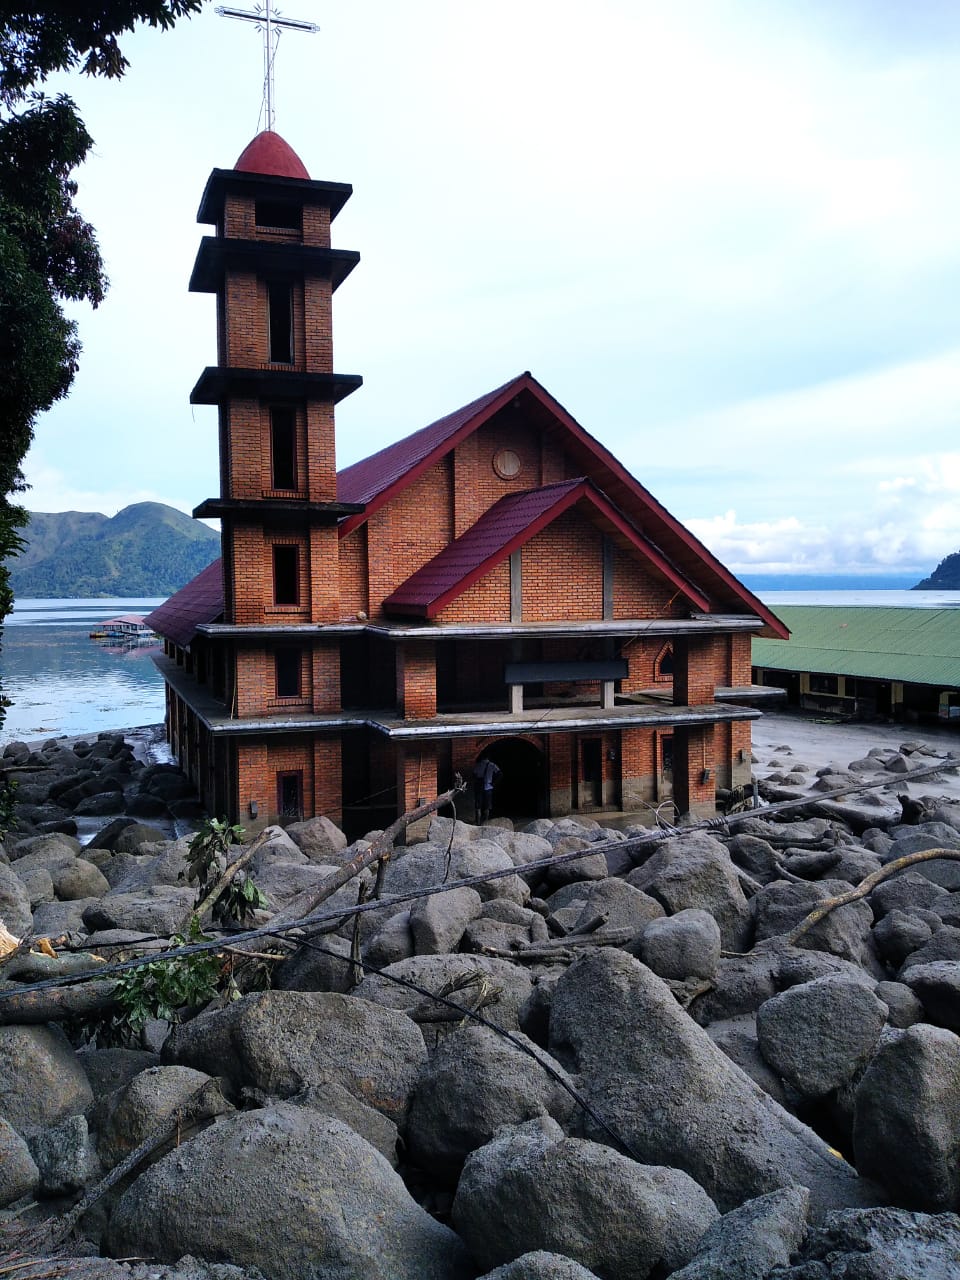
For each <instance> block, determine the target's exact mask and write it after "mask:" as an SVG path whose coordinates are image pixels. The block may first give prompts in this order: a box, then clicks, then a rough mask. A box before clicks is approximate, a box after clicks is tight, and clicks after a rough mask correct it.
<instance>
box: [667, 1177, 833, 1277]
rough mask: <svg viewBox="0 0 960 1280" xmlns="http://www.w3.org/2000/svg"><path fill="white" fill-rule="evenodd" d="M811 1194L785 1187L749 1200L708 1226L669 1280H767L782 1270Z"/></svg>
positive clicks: (797, 1237) (800, 1233)
mask: <svg viewBox="0 0 960 1280" xmlns="http://www.w3.org/2000/svg"><path fill="white" fill-rule="evenodd" d="M809 1205H810V1193H809V1191H808V1190H807V1189H806V1187H784V1189H783V1190H782V1191H771V1192H769V1194H767V1195H765V1196H758V1197H757V1199H756V1200H748V1201H747V1202H746V1204H742V1205H741V1206H740V1208H739V1209H732V1210H731V1211H730V1212H729V1213H725V1214H724V1215H723V1217H722V1218H720V1219H718V1221H716V1222H714V1223H713V1224H712V1225H711V1226H709V1227H708V1228H707V1230H706V1232H705V1234H704V1236H703V1238H702V1240H701V1241H700V1244H699V1246H698V1247H697V1254H696V1257H695V1258H694V1259H693V1261H692V1262H690V1263H688V1264H687V1266H685V1267H684V1268H683V1269H682V1270H680V1271H675V1272H674V1273H673V1278H672V1280H733V1277H736V1280H766V1277H767V1275H768V1274H769V1272H770V1270H771V1268H773V1267H780V1266H786V1265H787V1264H788V1263H789V1261H790V1257H791V1255H792V1254H793V1253H794V1251H795V1250H796V1248H797V1246H798V1245H799V1244H800V1242H801V1241H802V1240H803V1238H804V1236H805V1234H806V1230H807V1210H808V1208H809Z"/></svg>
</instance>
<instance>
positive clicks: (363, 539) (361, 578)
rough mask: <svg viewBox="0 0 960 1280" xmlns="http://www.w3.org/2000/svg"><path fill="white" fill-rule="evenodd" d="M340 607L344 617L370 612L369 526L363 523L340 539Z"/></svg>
mask: <svg viewBox="0 0 960 1280" xmlns="http://www.w3.org/2000/svg"><path fill="white" fill-rule="evenodd" d="M339 573H340V609H341V612H342V615H343V617H345V618H353V617H356V615H357V614H358V613H366V614H368V615H369V613H370V593H369V587H368V583H367V526H366V525H365V524H362V525H361V526H360V527H359V529H354V531H353V532H352V533H350V534H347V536H346V537H345V538H341V539H340V551H339Z"/></svg>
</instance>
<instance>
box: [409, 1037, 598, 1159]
mask: <svg viewBox="0 0 960 1280" xmlns="http://www.w3.org/2000/svg"><path fill="white" fill-rule="evenodd" d="M515 1034H516V1039H517V1040H519V1041H520V1043H521V1044H523V1045H525V1046H526V1048H527V1049H528V1050H529V1054H530V1055H531V1056H528V1054H526V1053H524V1052H522V1051H521V1050H520V1049H518V1048H516V1046H515V1045H513V1044H511V1043H510V1042H509V1041H507V1040H505V1039H504V1038H503V1037H502V1036H499V1035H498V1034H497V1033H496V1032H495V1031H491V1030H490V1029H489V1028H488V1027H483V1026H477V1025H476V1024H473V1025H470V1024H468V1025H467V1026H464V1027H460V1028H459V1029H458V1030H456V1031H455V1032H453V1033H452V1034H451V1035H449V1036H447V1037H446V1038H445V1039H444V1040H443V1041H441V1043H440V1044H439V1045H438V1047H437V1050H436V1052H435V1053H434V1054H433V1056H432V1058H431V1059H430V1061H429V1062H428V1063H427V1065H426V1066H425V1067H424V1069H423V1072H422V1073H421V1075H420V1079H419V1081H418V1083H417V1088H416V1091H415V1092H414V1095H413V1102H412V1104H411V1107H410V1118H409V1121H408V1124H407V1143H408V1145H409V1147H410V1153H411V1156H412V1158H413V1160H414V1162H415V1163H417V1164H419V1165H420V1166H421V1167H422V1168H424V1169H429V1170H430V1171H431V1173H432V1174H434V1175H437V1176H440V1177H448V1178H451V1179H452V1180H455V1179H456V1177H457V1175H458V1174H459V1173H460V1170H461V1168H462V1167H463V1162H464V1160H465V1159H466V1157H467V1156H468V1155H469V1154H470V1152H471V1151H474V1150H476V1148H477V1147H482V1146H483V1145H484V1144H485V1143H487V1142H489V1141H490V1139H491V1138H492V1137H493V1135H494V1134H495V1133H496V1131H497V1130H498V1129H499V1128H500V1127H501V1126H502V1125H506V1124H520V1123H522V1122H523V1121H525V1120H533V1119H536V1118H537V1117H538V1116H552V1117H553V1118H554V1119H555V1120H558V1121H559V1122H560V1123H561V1124H563V1123H565V1122H566V1121H567V1120H568V1119H569V1117H570V1115H571V1113H572V1111H573V1108H574V1101H573V1098H572V1096H571V1094H570V1093H569V1092H568V1091H567V1090H565V1089H563V1088H562V1087H561V1085H560V1084H558V1083H557V1081H556V1080H555V1079H554V1078H552V1077H551V1076H550V1075H549V1074H548V1073H547V1071H546V1070H544V1067H543V1066H541V1065H540V1064H541V1063H546V1064H547V1065H548V1066H549V1067H551V1068H552V1069H553V1071H554V1072H556V1074H557V1075H559V1076H560V1077H562V1078H563V1079H564V1080H566V1081H567V1082H568V1084H569V1083H570V1081H569V1078H568V1077H567V1074H566V1072H565V1071H564V1070H563V1068H562V1067H561V1066H560V1064H559V1063H558V1062H554V1061H553V1059H552V1058H551V1057H550V1055H549V1054H547V1053H545V1052H544V1050H542V1049H538V1048H537V1047H536V1045H534V1044H533V1042H532V1041H530V1040H528V1039H527V1037H526V1036H524V1035H520V1034H518V1033H515Z"/></svg>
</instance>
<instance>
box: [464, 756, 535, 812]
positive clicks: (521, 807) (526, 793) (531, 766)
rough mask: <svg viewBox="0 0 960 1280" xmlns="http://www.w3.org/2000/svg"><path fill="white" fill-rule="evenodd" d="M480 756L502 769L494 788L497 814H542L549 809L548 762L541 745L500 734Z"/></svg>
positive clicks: (494, 807)
mask: <svg viewBox="0 0 960 1280" xmlns="http://www.w3.org/2000/svg"><path fill="white" fill-rule="evenodd" d="M480 756H481V757H482V756H486V757H488V758H489V759H490V760H492V761H493V763H494V764H495V765H496V766H497V768H498V769H499V770H500V777H499V779H498V780H497V784H496V786H495V787H494V790H493V816H494V817H495V818H539V817H541V816H542V815H543V814H544V813H545V812H546V762H545V760H544V755H543V752H542V751H541V750H540V748H539V747H536V746H534V744H533V743H532V742H527V741H526V739H524V738H501V739H499V740H498V741H497V742H494V743H492V744H491V745H490V746H489V747H487V748H486V749H485V750H484V751H482V752H481V753H480ZM478 758H479V757H478Z"/></svg>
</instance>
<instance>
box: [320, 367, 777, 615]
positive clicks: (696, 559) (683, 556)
mask: <svg viewBox="0 0 960 1280" xmlns="http://www.w3.org/2000/svg"><path fill="white" fill-rule="evenodd" d="M518 397H519V398H522V400H523V402H524V406H525V408H526V409H527V410H528V411H529V413H530V415H531V416H532V417H533V418H534V419H535V420H537V421H538V422H539V423H540V424H541V425H542V426H543V428H544V429H546V430H553V431H557V432H559V433H562V437H563V449H564V451H565V452H566V453H567V454H568V455H569V456H570V458H571V460H572V461H573V463H574V465H575V466H576V467H577V468H578V469H579V470H581V472H582V473H583V474H584V475H587V476H590V478H591V479H592V480H594V481H596V482H597V483H598V485H599V487H600V488H601V489H602V491H603V492H604V493H605V494H606V495H608V498H609V500H610V501H611V502H613V503H615V504H616V506H617V507H619V508H620V509H621V510H622V511H624V512H626V514H627V516H628V517H629V519H630V521H631V522H632V523H633V525H634V526H635V528H636V529H638V530H639V531H640V532H641V533H642V534H643V535H644V537H645V538H646V539H648V541H649V543H650V544H652V545H653V547H655V548H657V549H658V551H659V553H660V555H661V556H662V557H663V558H664V559H665V560H669V561H670V562H672V564H673V566H674V571H675V572H678V573H679V574H680V575H681V576H682V577H684V578H686V579H688V580H689V581H691V582H695V583H697V584H698V586H700V587H701V588H703V589H704V590H705V591H706V593H707V594H708V595H709V596H710V597H711V598H712V599H713V600H714V601H715V602H717V603H718V604H719V605H721V606H724V607H728V606H729V605H730V604H733V603H738V604H739V605H740V606H741V607H743V606H745V607H746V609H747V611H748V612H750V613H753V614H755V615H756V616H757V617H759V618H761V619H762V620H763V622H764V627H765V633H766V634H767V635H770V636H777V637H779V638H781V639H786V638H787V636H788V635H789V632H788V630H787V628H786V627H785V626H784V625H783V623H782V622H781V621H780V619H779V618H777V617H776V615H775V614H774V613H772V612H771V610H769V609H768V608H767V607H766V605H764V604H763V603H762V602H761V601H760V600H758V599H757V597H756V596H755V595H754V594H753V593H752V592H751V591H749V590H748V589H747V588H746V587H745V586H744V585H743V583H742V582H740V581H739V580H738V579H737V578H735V577H734V575H733V574H732V573H731V572H730V570H729V569H727V568H726V566H725V565H723V564H722V563H721V562H720V561H719V560H718V559H717V558H716V557H715V556H714V555H712V554H711V552H709V551H708V550H707V548H706V547H705V546H704V545H703V543H702V542H700V540H699V539H698V538H696V537H695V536H694V535H693V534H692V533H691V532H690V530H689V529H686V528H685V527H684V526H683V525H682V524H681V523H680V521H679V520H677V519H675V518H674V517H673V516H672V515H671V514H670V513H669V511H667V509H666V508H665V507H663V506H661V505H660V503H659V502H657V500H656V498H654V497H653V495H652V494H651V493H650V492H649V491H648V490H647V489H645V488H644V487H643V485H642V484H640V482H639V481H638V480H636V479H635V478H634V477H633V476H632V475H631V474H630V472H629V471H628V470H627V469H626V467H624V466H623V464H622V463H621V462H619V461H618V460H617V459H616V458H615V457H614V456H613V454H612V453H610V452H609V450H607V449H605V448H604V446H603V445H602V444H600V442H599V441H598V440H595V439H594V437H593V436H591V435H590V434H589V432H587V431H585V430H584V428H583V427H582V426H581V425H580V424H579V422H577V421H576V419H575V418H573V417H572V416H571V415H570V414H569V413H568V412H567V410H566V409H565V408H564V407H563V405H561V404H560V403H559V401H557V400H555V399H554V398H553V396H551V395H550V393H549V392H548V391H547V390H546V389H545V388H544V387H543V386H541V384H540V383H539V382H538V381H537V380H536V378H534V377H533V375H532V374H531V373H530V372H529V371H527V372H525V373H522V374H520V375H519V377H516V378H513V379H511V380H510V381H509V382H505V383H504V384H503V386H501V387H497V388H496V390H494V391H491V392H488V393H487V395H485V396H481V397H480V398H479V399H477V400H473V401H471V403H470V404H467V405H464V407H463V408H462V409H457V410H456V411H455V412H454V413H451V414H448V415H447V416H446V417H445V418H439V419H438V420H437V421H436V422H433V423H431V424H430V425H429V426H427V427H423V428H421V430H419V431H415V432H414V433H413V434H412V435H409V436H407V437H405V439H403V440H398V441H397V442H396V443H395V444H392V445H388V446H387V447H386V448H385V449H381V450H380V451H379V452H378V453H374V454H372V455H371V456H370V457H369V458H364V459H363V460H362V461H360V462H356V463H354V464H353V466H350V467H346V468H345V469H344V470H343V471H341V472H340V473H339V475H338V478H337V479H338V489H337V493H338V497H339V499H340V500H341V501H343V502H362V503H364V504H365V508H366V509H365V511H364V512H362V513H361V514H359V515H354V516H348V517H347V519H346V520H344V521H342V522H341V524H340V535H341V537H342V536H344V535H345V534H347V533H350V532H351V531H352V530H353V529H356V528H357V527H358V526H359V525H361V524H362V523H363V522H364V521H365V520H366V519H368V517H369V516H371V515H372V514H373V513H374V512H375V511H376V510H378V508H380V507H382V506H383V505H384V504H385V503H387V502H389V501H390V500H391V499H392V498H393V497H394V496H395V495H396V494H397V493H399V492H400V491H401V490H403V489H405V488H406V487H407V486H408V485H410V484H412V483H413V482H414V481H415V480H416V479H418V478H419V477H420V476H421V475H422V474H423V473H424V472H425V471H427V470H429V468H430V467H432V466H434V465H435V464H436V463H437V462H438V461H439V460H440V459H441V458H443V457H444V456H445V455H446V454H447V453H449V452H450V450H451V449H454V448H456V446H457V445H458V444H459V443H460V441H461V440H463V439H465V438H466V437H467V436H469V435H470V434H471V433H472V432H474V431H476V430H477V429H478V428H479V427H481V426H482V425H483V424H484V423H485V422H487V421H489V419H490V418H492V417H493V415H494V414H495V413H497V412H498V411H499V410H500V409H502V408H504V407H505V406H506V405H508V404H509V403H510V402H511V401H512V400H514V399H517V398H518Z"/></svg>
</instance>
